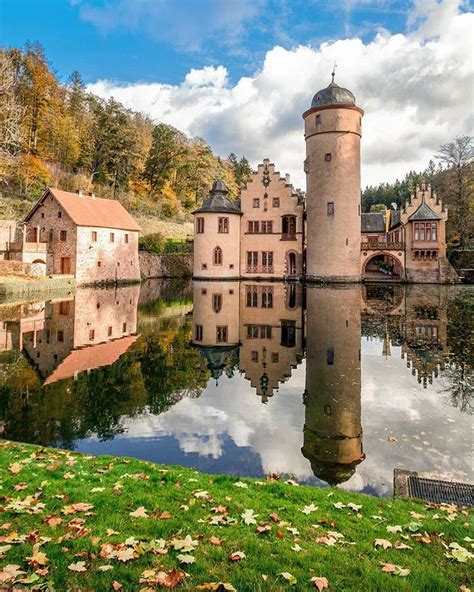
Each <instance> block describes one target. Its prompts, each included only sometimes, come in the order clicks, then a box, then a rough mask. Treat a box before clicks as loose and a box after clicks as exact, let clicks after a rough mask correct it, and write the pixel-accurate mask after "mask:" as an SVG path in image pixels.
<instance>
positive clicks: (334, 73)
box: [331, 62, 337, 84]
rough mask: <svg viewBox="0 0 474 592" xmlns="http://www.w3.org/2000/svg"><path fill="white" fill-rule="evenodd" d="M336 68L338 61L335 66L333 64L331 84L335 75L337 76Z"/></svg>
mask: <svg viewBox="0 0 474 592" xmlns="http://www.w3.org/2000/svg"><path fill="white" fill-rule="evenodd" d="M336 68H337V63H336V62H334V66H333V69H332V72H331V76H332V81H331V84H334V77H335V76H336Z"/></svg>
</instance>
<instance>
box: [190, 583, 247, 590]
mask: <svg viewBox="0 0 474 592" xmlns="http://www.w3.org/2000/svg"><path fill="white" fill-rule="evenodd" d="M197 589H198V590H210V591H211V592H224V591H226V592H237V590H236V589H235V588H234V586H232V584H229V582H206V583H204V584H201V585H200V586H198V587H197Z"/></svg>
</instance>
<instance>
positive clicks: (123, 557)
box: [112, 547, 135, 563]
mask: <svg viewBox="0 0 474 592" xmlns="http://www.w3.org/2000/svg"><path fill="white" fill-rule="evenodd" d="M112 556H113V557H115V558H116V559H117V560H118V561H122V562H123V563H125V562H126V561H130V559H134V558H135V550H134V549H132V548H131V547H127V548H126V549H120V550H118V551H114V552H113V554H112Z"/></svg>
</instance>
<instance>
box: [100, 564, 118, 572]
mask: <svg viewBox="0 0 474 592" xmlns="http://www.w3.org/2000/svg"><path fill="white" fill-rule="evenodd" d="M97 569H98V570H99V571H110V570H111V569H114V566H113V565H100V566H99V567H98V568H97Z"/></svg>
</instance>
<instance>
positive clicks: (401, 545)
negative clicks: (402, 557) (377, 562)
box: [394, 541, 413, 551]
mask: <svg viewBox="0 0 474 592" xmlns="http://www.w3.org/2000/svg"><path fill="white" fill-rule="evenodd" d="M394 547H395V549H399V550H400V551H402V550H403V549H413V547H410V545H405V543H402V542H401V541H397V542H396V543H395V545H394Z"/></svg>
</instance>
